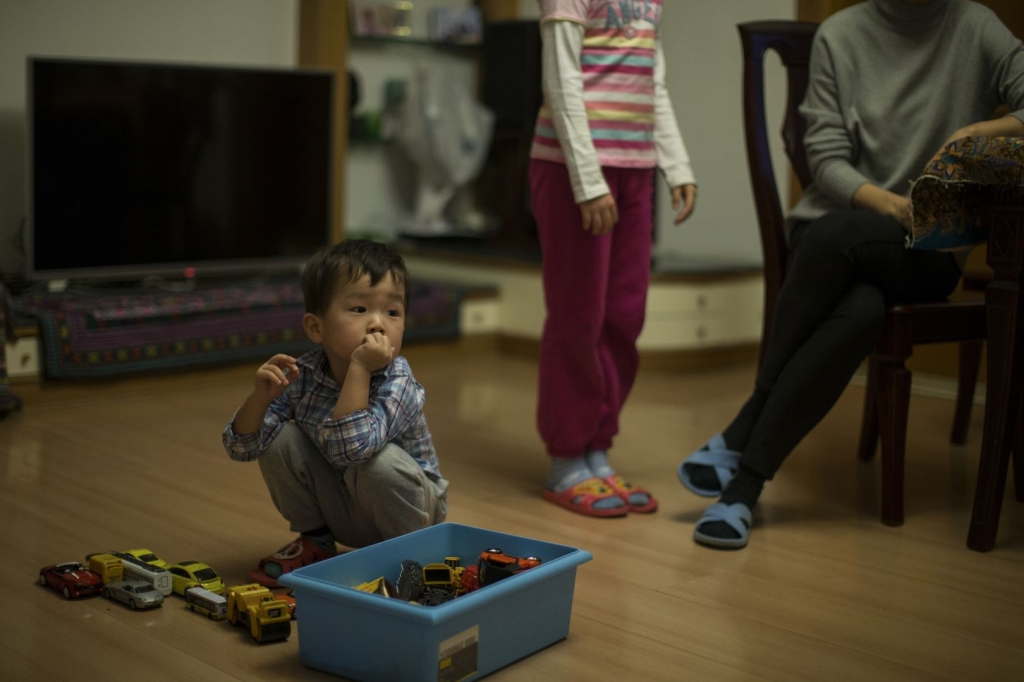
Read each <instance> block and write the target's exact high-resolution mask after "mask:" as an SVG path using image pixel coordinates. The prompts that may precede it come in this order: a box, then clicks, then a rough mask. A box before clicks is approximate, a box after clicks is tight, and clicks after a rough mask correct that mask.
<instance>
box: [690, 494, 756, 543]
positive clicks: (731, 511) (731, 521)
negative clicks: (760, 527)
mask: <svg viewBox="0 0 1024 682" xmlns="http://www.w3.org/2000/svg"><path fill="white" fill-rule="evenodd" d="M753 519H754V515H753V514H752V513H751V512H750V507H748V506H747V505H745V504H743V503H742V502H737V503H736V504H724V503H722V502H715V503H714V504H713V505H711V506H710V507H708V508H707V510H706V511H705V512H704V516H702V517H700V520H699V521H697V525H695V526H694V527H693V539H694V540H695V541H696V542H698V543H700V544H702V545H707V546H709V547H718V548H721V549H741V548H743V547H746V546H747V542H748V541H749V540H750V526H751V524H752V523H753ZM712 521H722V522H724V523H726V524H728V526H729V527H730V528H732V529H733V530H734V531H736V532H737V533H738V534H739V537H738V538H719V537H715V536H714V535H706V534H704V533H702V532H700V527H701V526H702V525H704V524H705V523H709V522H712Z"/></svg>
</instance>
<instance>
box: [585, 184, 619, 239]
mask: <svg viewBox="0 0 1024 682" xmlns="http://www.w3.org/2000/svg"><path fill="white" fill-rule="evenodd" d="M580 214H581V215H582V216H583V229H584V230H585V231H587V232H592V233H593V234H594V236H595V237H597V236H599V235H602V234H608V233H609V232H611V231H612V228H613V227H615V223H617V222H619V208H618V207H617V206H616V205H615V199H613V198H612V195H611V194H604V195H602V196H599V197H597V198H596V199H590V200H589V201H584V202H583V203H582V204H580Z"/></svg>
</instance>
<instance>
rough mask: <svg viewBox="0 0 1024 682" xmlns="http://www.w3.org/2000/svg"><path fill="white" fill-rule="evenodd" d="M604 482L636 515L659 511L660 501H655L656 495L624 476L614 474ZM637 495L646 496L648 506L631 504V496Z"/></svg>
mask: <svg viewBox="0 0 1024 682" xmlns="http://www.w3.org/2000/svg"><path fill="white" fill-rule="evenodd" d="M603 480H604V482H605V483H606V484H608V486H609V487H610V488H611V489H612V490H613V491H614V492H615V494H616V495H618V496H619V497H621V498H622V501H623V502H625V503H626V507H627V508H628V509H629V511H631V512H633V513H634V514H650V513H651V512H654V511H657V510H658V501H657V500H656V499H654V495H652V494H650V493H649V492H647V491H646V490H644V489H643V488H641V487H639V486H635V485H633V484H632V483H630V482H629V481H627V480H626V479H624V478H623V477H622V476H619V475H618V474H612V475H611V476H606V477H605V478H604V479H603ZM636 494H639V495H646V496H647V504H642V505H641V504H630V503H629V496H630V495H636Z"/></svg>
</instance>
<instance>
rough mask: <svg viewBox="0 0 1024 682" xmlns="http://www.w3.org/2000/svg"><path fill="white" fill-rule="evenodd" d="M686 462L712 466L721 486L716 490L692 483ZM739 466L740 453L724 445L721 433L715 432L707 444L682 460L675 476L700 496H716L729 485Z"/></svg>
mask: <svg viewBox="0 0 1024 682" xmlns="http://www.w3.org/2000/svg"><path fill="white" fill-rule="evenodd" d="M688 464H699V465H703V466H710V467H714V469H715V474H716V475H717V476H718V483H719V485H721V487H720V488H719V489H718V490H710V489H708V488H700V487H698V486H696V485H694V483H693V481H691V480H690V472H689V471H687V468H686V467H687V465H688ZM739 468H740V453H738V452H736V451H735V450H730V449H729V448H728V447H726V445H725V439H724V438H722V434H720V433H716V434H715V435H714V436H712V437H711V440H709V441H708V443H707V445H705V446H704V447H702V448H701V449H700V450H697V451H696V452H695V453H693V454H692V455H690V456H689V457H687V458H686V459H684V460H683V462H682V464H680V465H679V468H678V469H676V476H678V477H679V482H680V483H682V484H683V485H684V486H686V489H687V490H689V491H690V492H692V493H694V494H696V495H700V496H701V497H718V496H719V495H721V494H722V491H723V490H725V486H727V485H729V481H731V480H732V479H733V476H735V475H736V472H737V471H738V470H739Z"/></svg>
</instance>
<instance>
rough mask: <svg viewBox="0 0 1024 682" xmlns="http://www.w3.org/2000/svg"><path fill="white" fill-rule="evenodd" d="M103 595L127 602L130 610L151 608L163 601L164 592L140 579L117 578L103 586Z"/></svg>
mask: <svg viewBox="0 0 1024 682" xmlns="http://www.w3.org/2000/svg"><path fill="white" fill-rule="evenodd" d="M103 596H104V597H106V598H107V599H112V600H113V601H119V602H123V603H125V604H127V605H128V606H129V608H131V609H132V610H135V609H153V608H156V607H157V606H160V605H161V604H163V603H164V593H163V592H161V591H160V590H158V589H156V588H155V587H153V586H152V585H151V584H149V583H147V582H144V581H142V580H119V581H116V582H112V583H107V584H106V585H105V586H104V587H103Z"/></svg>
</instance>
